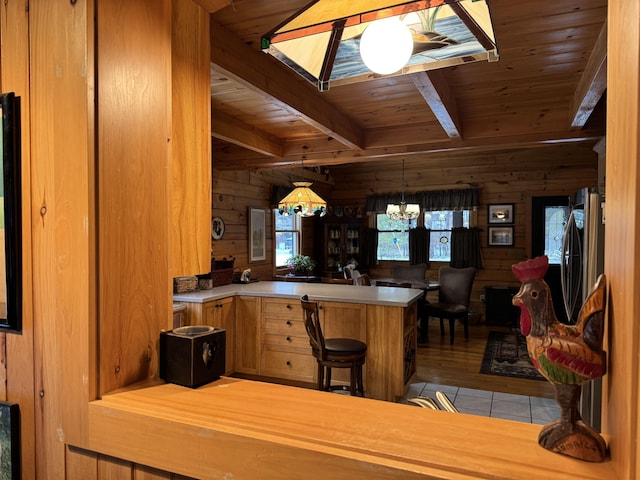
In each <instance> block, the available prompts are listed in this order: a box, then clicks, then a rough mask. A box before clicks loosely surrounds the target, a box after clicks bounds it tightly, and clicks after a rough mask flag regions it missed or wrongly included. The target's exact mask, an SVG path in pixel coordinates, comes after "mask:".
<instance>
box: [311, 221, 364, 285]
mask: <svg viewBox="0 0 640 480" xmlns="http://www.w3.org/2000/svg"><path fill="white" fill-rule="evenodd" d="M363 240H364V228H363V222H362V219H356V218H348V219H344V220H342V219H335V218H333V219H331V220H324V238H323V242H322V243H321V248H322V251H320V252H318V256H319V258H321V262H322V271H323V272H328V273H332V272H338V271H339V269H340V267H342V266H344V265H346V264H347V263H348V262H349V260H351V259H354V260H356V261H357V262H358V267H359V268H360V269H362V268H363V267H365V265H364V264H363V260H362V259H363V258H364V256H363V255H362V253H363V251H362V247H363V244H364V241H363Z"/></svg>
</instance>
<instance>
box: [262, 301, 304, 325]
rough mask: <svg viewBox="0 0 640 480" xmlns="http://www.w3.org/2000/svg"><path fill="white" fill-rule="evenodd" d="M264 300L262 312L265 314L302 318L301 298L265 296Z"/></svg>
mask: <svg viewBox="0 0 640 480" xmlns="http://www.w3.org/2000/svg"><path fill="white" fill-rule="evenodd" d="M263 301H264V303H263V304H262V313H263V314H264V315H268V316H272V317H279V318H285V317H286V318H294V319H296V320H302V305H301V304H300V300H295V299H286V298H265V299H264V300H263Z"/></svg>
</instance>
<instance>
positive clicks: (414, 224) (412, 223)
mask: <svg viewBox="0 0 640 480" xmlns="http://www.w3.org/2000/svg"><path fill="white" fill-rule="evenodd" d="M379 215H384V216H386V213H376V215H375V223H376V231H377V233H376V235H377V236H378V239H377V240H378V242H377V244H378V248H377V249H376V261H377V262H409V230H410V229H412V228H416V227H417V226H419V222H420V216H418V218H417V219H416V220H411V221H408V222H406V223H407V228H406V229H403V230H399V229H393V230H380V228H379V222H378V216H379ZM389 232H400V233H403V234H406V236H407V258H406V260H405V259H397V258H384V259H382V258H380V257H379V256H378V250H379V248H380V243H381V242H380V234H381V233H389Z"/></svg>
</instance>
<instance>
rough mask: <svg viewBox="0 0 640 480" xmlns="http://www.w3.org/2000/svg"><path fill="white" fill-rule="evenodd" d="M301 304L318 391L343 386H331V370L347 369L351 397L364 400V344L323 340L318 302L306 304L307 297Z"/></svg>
mask: <svg viewBox="0 0 640 480" xmlns="http://www.w3.org/2000/svg"><path fill="white" fill-rule="evenodd" d="M300 301H301V302H302V310H303V315H304V326H305V328H306V330H307V334H308V335H309V344H310V345H311V352H312V354H313V356H314V357H315V359H316V361H317V362H318V390H325V391H330V390H336V389H342V386H331V369H332V368H349V369H350V370H351V375H350V385H349V390H350V391H351V395H352V396H360V397H364V384H363V382H362V366H363V365H364V362H365V359H366V354H367V344H366V343H364V342H361V341H360V340H355V339H353V338H324V335H323V334H322V327H321V326H320V316H319V314H318V302H311V301H309V297H308V296H307V295H304V296H303V297H302V298H300Z"/></svg>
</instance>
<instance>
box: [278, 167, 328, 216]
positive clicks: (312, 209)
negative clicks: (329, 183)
mask: <svg viewBox="0 0 640 480" xmlns="http://www.w3.org/2000/svg"><path fill="white" fill-rule="evenodd" d="M300 168H302V169H303V170H304V160H303V161H302V162H301V164H300ZM311 185H313V183H312V182H293V186H294V187H295V188H294V189H293V190H291V192H289V194H288V195H287V196H286V197H284V198H283V199H282V200H280V201H279V202H278V212H280V215H284V216H287V215H291V214H296V215H299V216H300V217H314V216H315V217H324V216H325V214H326V213H327V202H325V201H324V200H323V199H322V197H320V195H318V194H317V193H316V192H314V191H313V190H311Z"/></svg>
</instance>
